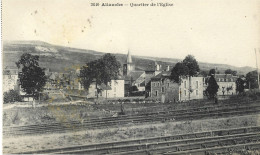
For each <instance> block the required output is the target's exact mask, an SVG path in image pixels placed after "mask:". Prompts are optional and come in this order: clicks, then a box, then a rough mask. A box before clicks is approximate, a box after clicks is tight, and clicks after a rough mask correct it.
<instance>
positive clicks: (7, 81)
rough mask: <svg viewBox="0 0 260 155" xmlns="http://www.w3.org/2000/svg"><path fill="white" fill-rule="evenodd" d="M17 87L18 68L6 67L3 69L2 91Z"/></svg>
mask: <svg viewBox="0 0 260 155" xmlns="http://www.w3.org/2000/svg"><path fill="white" fill-rule="evenodd" d="M18 89H19V82H18V69H17V68H15V67H6V68H5V69H4V70H3V92H8V91H10V90H18Z"/></svg>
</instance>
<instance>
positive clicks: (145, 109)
mask: <svg viewBox="0 0 260 155" xmlns="http://www.w3.org/2000/svg"><path fill="white" fill-rule="evenodd" d="M248 101H249V100H244V101H242V100H240V101H237V100H236V101H234V100H227V101H220V102H219V104H218V105H216V106H221V105H224V104H225V105H227V104H231V103H234V102H240V103H241V105H243V104H245V103H247V102H248ZM255 104H257V102H255ZM214 105H215V104H214V101H207V100H205V101H191V102H185V103H164V104H162V103H142V102H141V103H122V104H121V103H119V102H117V103H115V102H110V103H107V104H93V103H92V104H90V103H89V102H74V103H72V102H57V103H43V104H37V105H36V107H33V106H32V103H25V102H22V103H15V104H4V107H3V108H4V110H3V126H16V125H32V124H42V123H54V122H58V123H62V122H68V121H79V122H80V121H82V120H83V119H84V120H87V119H91V118H98V117H111V116H113V115H115V114H117V113H119V112H121V108H123V109H124V112H125V114H126V115H134V114H142V113H150V112H158V111H169V110H178V109H186V108H197V107H204V106H214Z"/></svg>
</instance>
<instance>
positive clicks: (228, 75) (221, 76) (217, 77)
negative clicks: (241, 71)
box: [215, 74, 238, 82]
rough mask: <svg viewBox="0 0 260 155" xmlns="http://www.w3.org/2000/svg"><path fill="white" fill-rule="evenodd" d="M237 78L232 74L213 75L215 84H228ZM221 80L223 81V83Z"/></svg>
mask: <svg viewBox="0 0 260 155" xmlns="http://www.w3.org/2000/svg"><path fill="white" fill-rule="evenodd" d="M237 78H238V77H237V76H233V75H232V74H215V79H216V81H217V82H220V81H222V82H230V81H231V79H233V80H232V81H235V80H236V79H237ZM219 79H220V80H219ZM221 79H224V81H223V80H221Z"/></svg>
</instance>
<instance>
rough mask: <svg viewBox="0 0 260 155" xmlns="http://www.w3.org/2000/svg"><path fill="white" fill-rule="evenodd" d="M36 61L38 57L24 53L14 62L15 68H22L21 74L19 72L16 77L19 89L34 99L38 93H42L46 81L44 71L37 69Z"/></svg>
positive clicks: (37, 63)
mask: <svg viewBox="0 0 260 155" xmlns="http://www.w3.org/2000/svg"><path fill="white" fill-rule="evenodd" d="M38 61H39V56H37V55H36V56H34V55H31V54H29V53H25V54H23V55H22V56H21V58H20V60H19V61H18V62H16V65H17V67H18V68H22V72H19V75H18V76H19V79H20V85H21V88H22V89H23V91H24V92H26V94H28V95H32V96H33V98H34V99H37V98H38V96H39V92H40V91H42V89H43V87H44V85H45V83H46V81H47V77H46V76H45V73H44V69H43V68H41V67H39V62H38Z"/></svg>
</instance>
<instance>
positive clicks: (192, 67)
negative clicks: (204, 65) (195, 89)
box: [170, 55, 200, 99]
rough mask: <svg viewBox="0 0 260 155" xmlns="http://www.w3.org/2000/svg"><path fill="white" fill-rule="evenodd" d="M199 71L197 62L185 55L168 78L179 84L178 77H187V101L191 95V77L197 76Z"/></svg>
mask: <svg viewBox="0 0 260 155" xmlns="http://www.w3.org/2000/svg"><path fill="white" fill-rule="evenodd" d="M199 71H200V68H199V65H198V62H197V60H196V59H195V58H194V56H192V55H187V56H186V57H185V59H184V60H183V61H182V62H178V63H177V64H176V65H175V66H174V67H173V69H172V71H171V76H170V78H171V79H172V80H174V81H175V82H179V80H180V79H179V77H180V76H188V77H189V99H190V93H191V77H192V76H194V75H197V74H198V73H199Z"/></svg>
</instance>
